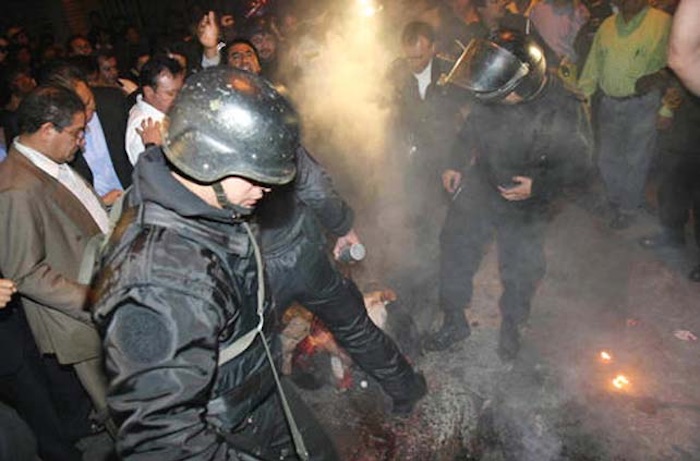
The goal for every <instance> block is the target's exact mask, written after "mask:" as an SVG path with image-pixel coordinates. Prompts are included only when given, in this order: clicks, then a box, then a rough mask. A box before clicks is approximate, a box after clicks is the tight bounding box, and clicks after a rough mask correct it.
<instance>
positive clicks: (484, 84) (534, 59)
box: [447, 29, 547, 101]
mask: <svg viewBox="0 0 700 461" xmlns="http://www.w3.org/2000/svg"><path fill="white" fill-rule="evenodd" d="M546 72H547V64H546V61H545V58H544V52H543V51H542V48H541V47H540V46H539V45H538V44H537V43H536V42H535V41H534V40H532V39H531V38H530V37H529V36H527V35H525V34H522V33H520V32H518V31H515V30H511V29H500V30H497V31H495V32H494V33H492V34H491V35H490V36H489V37H488V38H487V39H473V40H472V41H470V42H469V44H468V45H467V47H466V48H465V49H464V51H463V52H462V54H461V56H460V57H459V59H458V60H457V62H456V63H455V65H454V66H453V68H452V70H451V71H450V73H449V75H448V76H447V82H449V83H453V84H455V85H457V86H460V87H462V88H465V89H467V90H469V91H471V92H473V93H474V95H475V96H476V97H477V98H479V99H481V100H484V101H500V100H502V99H504V98H505V97H506V96H508V95H509V94H510V93H515V94H517V95H518V96H520V97H521V98H522V99H524V100H528V99H532V98H534V97H535V96H536V95H537V94H538V93H539V92H540V91H541V90H542V88H543V87H544V84H545V82H546Z"/></svg>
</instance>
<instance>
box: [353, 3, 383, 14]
mask: <svg viewBox="0 0 700 461" xmlns="http://www.w3.org/2000/svg"><path fill="white" fill-rule="evenodd" d="M358 3H359V4H360V12H361V13H362V15H363V16H366V17H368V18H371V17H372V16H374V15H376V14H377V13H378V12H379V10H380V9H381V7H377V5H375V4H374V1H373V0H358Z"/></svg>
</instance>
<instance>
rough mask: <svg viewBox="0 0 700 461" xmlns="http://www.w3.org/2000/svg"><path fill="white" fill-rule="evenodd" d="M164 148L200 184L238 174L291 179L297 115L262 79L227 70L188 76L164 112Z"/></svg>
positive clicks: (258, 178) (270, 181)
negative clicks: (165, 117) (171, 103)
mask: <svg viewBox="0 0 700 461" xmlns="http://www.w3.org/2000/svg"><path fill="white" fill-rule="evenodd" d="M168 119H169V120H168V127H167V130H166V133H165V137H164V138H165V139H164V140H163V141H164V142H163V150H164V151H165V156H166V157H167V158H168V160H169V161H170V162H171V163H172V164H173V165H174V166H175V167H176V168H177V169H178V170H180V171H181V172H182V173H184V174H185V175H187V176H189V177H191V178H193V179H195V180H197V181H199V182H202V183H207V184H209V183H218V181H220V180H221V179H223V178H225V177H227V176H240V177H243V178H246V179H250V180H253V181H256V182H260V183H264V184H284V183H287V182H289V181H291V180H292V178H294V174H295V171H296V167H295V155H296V154H295V153H296V149H297V147H298V145H299V118H298V116H297V113H296V111H295V110H294V108H293V107H292V106H291V104H290V103H289V102H288V101H287V100H286V99H285V98H284V97H282V96H281V95H280V94H279V93H278V92H277V91H275V89H274V88H273V87H272V85H271V84H269V83H268V82H267V81H266V80H264V79H262V78H260V77H258V76H256V75H253V74H251V73H249V72H244V71H240V70H237V69H231V68H221V67H217V68H212V69H206V70H203V71H200V72H198V73H197V74H194V75H192V76H191V77H190V78H189V79H188V80H187V82H186V83H185V85H184V86H183V87H182V90H180V93H179V94H178V96H177V99H176V100H175V103H174V105H173V107H172V109H170V112H169V114H168Z"/></svg>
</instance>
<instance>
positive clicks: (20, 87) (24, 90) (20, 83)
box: [10, 72, 36, 96]
mask: <svg viewBox="0 0 700 461" xmlns="http://www.w3.org/2000/svg"><path fill="white" fill-rule="evenodd" d="M10 87H11V89H12V92H13V93H14V94H16V95H18V96H25V95H27V94H29V92H30V91H32V90H33V89H34V88H36V81H35V80H34V79H33V78H32V77H31V75H29V74H28V73H25V72H20V73H18V74H17V75H15V77H14V78H13V79H12V82H10Z"/></svg>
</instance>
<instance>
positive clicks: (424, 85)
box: [413, 59, 433, 99]
mask: <svg viewBox="0 0 700 461" xmlns="http://www.w3.org/2000/svg"><path fill="white" fill-rule="evenodd" d="M413 76H414V77H416V80H418V93H420V98H421V99H425V93H426V92H427V91H428V85H430V83H431V82H432V79H433V60H432V59H431V60H430V62H429V63H428V65H427V66H425V69H423V70H422V71H421V72H420V73H418V74H413Z"/></svg>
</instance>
